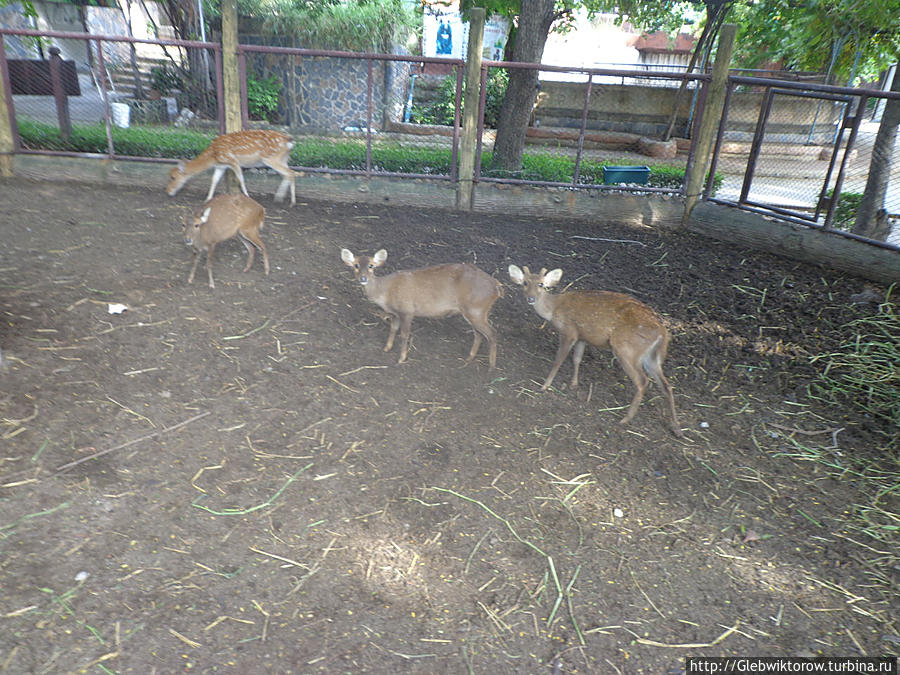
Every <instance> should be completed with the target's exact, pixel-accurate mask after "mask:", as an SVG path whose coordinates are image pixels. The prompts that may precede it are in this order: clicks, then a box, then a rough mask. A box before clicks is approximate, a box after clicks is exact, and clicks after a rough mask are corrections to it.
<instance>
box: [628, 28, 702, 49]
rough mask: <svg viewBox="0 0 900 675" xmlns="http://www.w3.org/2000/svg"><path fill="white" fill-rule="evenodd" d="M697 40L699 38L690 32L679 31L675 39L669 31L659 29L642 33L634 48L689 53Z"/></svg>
mask: <svg viewBox="0 0 900 675" xmlns="http://www.w3.org/2000/svg"><path fill="white" fill-rule="evenodd" d="M696 41H697V39H696V38H695V37H694V36H693V35H690V34H689V33H679V34H678V35H676V36H675V38H674V40H673V39H672V38H671V37H669V35H668V33H666V32H665V31H662V30H659V31H656V32H655V33H644V34H643V35H641V36H640V37H639V38H638V39H637V41H636V42H635V43H634V48H635V49H637V50H638V51H639V52H650V53H663V52H665V53H672V52H674V53H683V54H688V53H690V51H691V50H692V49H693V48H694V43H695V42H696Z"/></svg>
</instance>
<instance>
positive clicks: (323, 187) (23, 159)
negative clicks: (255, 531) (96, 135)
mask: <svg viewBox="0 0 900 675" xmlns="http://www.w3.org/2000/svg"><path fill="white" fill-rule="evenodd" d="M169 166H170V165H168V164H165V163H156V162H153V163H150V162H123V161H115V160H98V159H81V158H71V157H51V156H41V155H17V156H16V157H15V163H14V175H16V176H19V177H25V178H33V179H36V180H60V181H62V180H75V181H84V182H87V183H97V182H100V183H111V184H116V185H145V186H148V187H149V188H151V189H153V188H154V187H155V188H156V189H158V190H159V194H160V195H161V196H160V199H168V197H165V196H164V188H165V184H166V177H167V175H168V169H169ZM208 180H209V177H208V174H207V175H206V176H201V177H198V178H197V179H196V180H194V181H192V182H191V183H189V184H188V185H187V186H186V187H185V189H184V192H186V193H188V194H189V195H193V197H192V198H193V199H201V198H202V197H203V195H205V194H206V191H207V190H208V189H209V188H208V185H209V184H208V183H207V181H208ZM279 180H280V177H279V176H271V175H268V174H257V173H251V172H247V174H246V181H247V187H248V189H249V190H250V191H251V192H253V193H262V194H267V195H271V194H272V193H273V192H274V191H275V188H276V187H277V184H278V182H279ZM0 189H4V186H3V179H2V178H0ZM297 193H298V198H299V199H301V200H302V199H303V198H308V199H321V200H340V201H346V202H356V201H358V202H365V203H375V204H390V205H395V206H409V207H417V208H440V209H449V210H455V204H456V186H455V185H454V184H453V183H451V182H449V181H438V180H410V179H400V178H390V177H373V178H366V177H364V176H337V175H333V174H303V173H301V174H299V175H298V177H297ZM474 202H475V210H476V211H479V212H484V213H492V214H496V216H497V217H498V218H502V217H503V215H504V214H516V215H530V216H543V217H547V218H575V219H580V220H585V221H598V220H599V221H604V220H615V221H617V222H620V223H623V224H627V225H630V226H633V227H655V228H660V229H678V228H679V227H680V226H681V217H682V214H683V212H684V200H683V199H681V198H679V197H666V196H654V195H637V194H633V193H621V192H616V191H603V192H600V191H597V190H578V191H575V190H569V189H560V188H548V187H532V186H506V185H497V184H490V183H479V184H478V185H476V188H475V200H474ZM686 227H687V229H688V230H689V231H692V232H695V233H697V234H701V235H704V236H708V237H713V238H715V239H720V240H722V241H726V242H729V243H731V244H734V245H737V246H746V247H747V248H756V249H759V250H763V251H767V252H769V253H773V254H775V255H780V256H782V257H785V258H791V259H795V260H801V261H804V262H807V263H812V264H819V265H825V266H829V267H832V268H834V269H838V270H842V271H844V272H847V273H849V274H853V275H856V276H859V277H862V278H866V279H871V280H872V281H877V282H880V283H885V284H889V283H892V282H895V281H896V280H897V279H900V255H897V252H896V251H893V250H888V249H884V248H877V247H875V246H871V245H869V244H866V243H864V242H860V241H855V240H853V239H848V238H846V237H842V236H840V235H838V234H835V233H833V232H822V231H818V230H814V229H811V228H807V227H803V226H800V225H791V224H786V223H775V222H773V221H771V220H770V219H767V218H765V217H763V216H761V215H758V214H753V213H746V212H741V211H738V210H736V209H733V208H729V207H724V206H719V205H716V204H708V203H706V202H702V203H700V204H698V205H697V207H696V208H695V209H694V211H693V213H692V215H691V219H690V221H689V222H688V223H687V226H686Z"/></svg>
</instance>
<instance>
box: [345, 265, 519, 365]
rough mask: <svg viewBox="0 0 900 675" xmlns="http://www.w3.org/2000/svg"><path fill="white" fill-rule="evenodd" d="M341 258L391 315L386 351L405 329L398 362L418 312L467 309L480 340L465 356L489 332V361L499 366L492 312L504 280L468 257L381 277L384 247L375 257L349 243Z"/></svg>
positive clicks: (474, 348)
mask: <svg viewBox="0 0 900 675" xmlns="http://www.w3.org/2000/svg"><path fill="white" fill-rule="evenodd" d="M341 260H343V261H344V262H345V263H346V264H347V265H348V266H349V267H351V268H352V269H353V273H354V274H355V275H356V280H357V281H359V283H360V284H362V287H363V290H364V291H365V294H366V297H367V298H368V299H369V300H371V301H372V302H374V303H375V304H376V305H378V306H379V307H381V309H383V310H384V311H385V312H387V314H388V316H389V318H390V320H391V332H390V335H388V340H387V344H386V345H385V346H384V351H386V352H388V351H390V350H391V347H393V345H394V336H396V334H397V329H398V328H399V329H400V360H399V361H398V362H397V363H403V362H404V361H406V354H407V351H408V349H409V331H410V326H411V325H412V320H413V318H414V317H417V316H424V317H427V318H441V317H445V316H451V315H453V314H462V316H463V318H464V319H465V320H466V321H468V322H469V325H470V326H472V328H474V329H475V340H474V342H473V343H472V349H471V350H470V352H469V358H467V359H466V362H467V363H468V362H470V361H472V359H474V358H475V355H476V354H477V353H478V348H479V347H480V346H481V338H482V336H484V338H485V339H486V340H487V341H488V345H489V349H490V351H489V355H488V363H489V364H490V367H491V369H493V368H494V367H495V366H496V363H497V338H496V332H495V331H494V328H493V327H492V326H491V324H490V322H489V320H488V318H489V317H488V315H489V314H490V312H491V307H492V306H493V305H494V303H495V302H496V301H497V298H501V297H503V286H501V285H500V282H499V281H497V280H496V279H494V277H492V276H490V275H489V274H487V273H485V272H483V271H482V270H480V269H478V268H477V267H475V266H474V265H468V264H465V263H462V264H459V263H455V264H454V263H451V264H446V265H435V266H434V267H423V268H421V269H416V270H403V271H400V272H394V273H393V274H387V275H385V276H383V277H378V276H375V269H376V268H378V267H381V266H382V265H383V264H384V261H385V260H387V251H385V250H384V249H381V250H380V251H378V252H377V253H376V254H375V255H373V256H372V257H369V256H359V257H357V256H354V255H353V253H351V252H350V251H349V250H348V249H346V248H345V249H342V250H341Z"/></svg>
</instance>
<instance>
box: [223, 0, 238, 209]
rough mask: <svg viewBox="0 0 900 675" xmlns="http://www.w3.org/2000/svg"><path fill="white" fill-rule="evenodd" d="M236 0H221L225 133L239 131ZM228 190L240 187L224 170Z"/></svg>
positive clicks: (233, 191) (236, 189)
mask: <svg viewBox="0 0 900 675" xmlns="http://www.w3.org/2000/svg"><path fill="white" fill-rule="evenodd" d="M237 50H238V30H237V0H222V88H223V90H224V98H225V133H226V134H230V133H232V132H234V131H241V129H242V128H243V123H242V116H241V78H240V74H239V70H238V55H237ZM225 186H226V189H227V190H228V192H231V193H236V192H238V190H239V189H240V187H239V185H238V181H237V178H235V176H234V175H233V174H232V173H231V172H230V171H227V172H225Z"/></svg>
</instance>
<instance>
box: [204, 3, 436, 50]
mask: <svg viewBox="0 0 900 675" xmlns="http://www.w3.org/2000/svg"><path fill="white" fill-rule="evenodd" d="M205 1H206V4H205V5H204V7H206V6H209V5H213V6H212V7H210V13H209V14H208V15H207V16H209V17H213V18H216V17H218V4H219V3H218V0H205ZM238 14H239V15H240V16H242V17H248V18H254V19H258V20H259V22H260V26H261V29H262V31H263V32H264V33H266V34H269V35H273V36H280V37H291V38H292V39H293V43H294V44H295V45H296V46H297V47H302V48H304V49H339V50H343V51H356V52H381V53H390V52H391V51H393V46H394V44H395V42H397V41H398V40H399V41H401V42H404V41H406V39H407V36H409V35H410V34H413V33H416V32H417V31H418V30H419V29H420V27H421V19H419V17H417V16H416V13H415V10H413V9H411V8H410V6H409V3H407V2H404V1H403V0H347V1H346V2H341V1H340V0H238Z"/></svg>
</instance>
